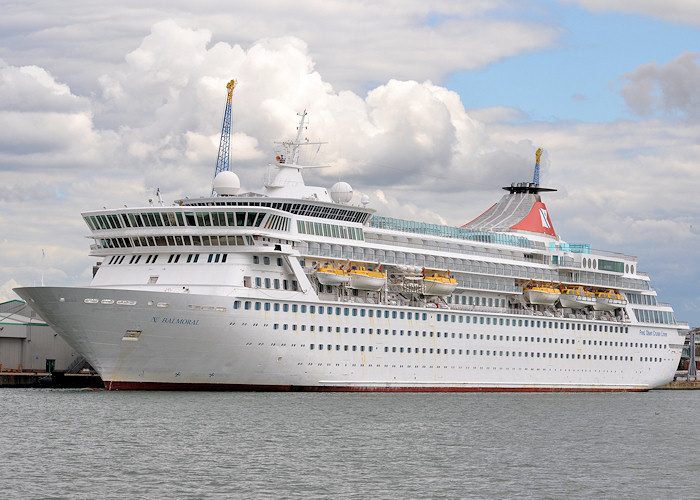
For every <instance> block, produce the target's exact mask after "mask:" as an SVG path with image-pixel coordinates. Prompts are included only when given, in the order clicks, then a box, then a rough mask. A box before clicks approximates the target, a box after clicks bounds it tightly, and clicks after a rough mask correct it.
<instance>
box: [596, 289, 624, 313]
mask: <svg viewBox="0 0 700 500" xmlns="http://www.w3.org/2000/svg"><path fill="white" fill-rule="evenodd" d="M626 305H627V300H626V299H625V297H624V296H623V295H622V294H619V293H617V292H616V291H615V290H605V291H602V292H598V293H597V294H596V303H595V304H593V309H595V310H596V311H614V310H615V309H620V308H621V307H625V306H626Z"/></svg>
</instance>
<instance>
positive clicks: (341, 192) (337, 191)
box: [331, 182, 352, 203]
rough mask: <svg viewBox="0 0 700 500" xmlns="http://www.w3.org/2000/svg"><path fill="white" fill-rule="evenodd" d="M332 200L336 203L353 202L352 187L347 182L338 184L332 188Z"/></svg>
mask: <svg viewBox="0 0 700 500" xmlns="http://www.w3.org/2000/svg"><path fill="white" fill-rule="evenodd" d="M331 199H332V200H333V201H334V202H336V203H347V202H349V201H350V200H352V186H350V184H348V183H347V182H336V183H335V184H333V186H331Z"/></svg>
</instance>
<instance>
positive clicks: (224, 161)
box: [211, 80, 238, 196]
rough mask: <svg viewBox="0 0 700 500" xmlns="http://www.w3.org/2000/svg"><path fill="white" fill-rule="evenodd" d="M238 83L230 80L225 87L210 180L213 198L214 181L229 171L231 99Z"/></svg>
mask: <svg viewBox="0 0 700 500" xmlns="http://www.w3.org/2000/svg"><path fill="white" fill-rule="evenodd" d="M237 84H238V82H237V81H236V80H231V81H230V82H228V84H227V85H226V90H227V94H226V110H225V111H224V123H223V125H222V126H221V139H220V140H219V154H218V156H217V157H216V170H214V178H213V179H212V188H211V196H214V179H215V178H216V176H217V175H218V174H219V173H220V172H223V171H225V170H229V155H230V153H231V99H232V97H233V89H234V88H236V85H237Z"/></svg>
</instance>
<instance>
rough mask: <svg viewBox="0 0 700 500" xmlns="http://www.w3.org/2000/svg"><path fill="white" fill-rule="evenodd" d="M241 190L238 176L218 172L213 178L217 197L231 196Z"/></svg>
mask: <svg viewBox="0 0 700 500" xmlns="http://www.w3.org/2000/svg"><path fill="white" fill-rule="evenodd" d="M239 189H241V181H240V180H239V179H238V176H237V175H236V174H234V173H233V172H231V171H229V170H224V171H223V172H219V174H218V175H217V176H216V177H215V178H214V191H216V192H217V194H218V195H219V196H233V195H235V194H237V193H238V190H239Z"/></svg>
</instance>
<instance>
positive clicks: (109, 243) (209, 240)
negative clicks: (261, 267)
mask: <svg viewBox="0 0 700 500" xmlns="http://www.w3.org/2000/svg"><path fill="white" fill-rule="evenodd" d="M95 242H96V243H97V245H98V247H100V248H135V247H167V246H171V247H174V246H196V247H202V246H204V247H218V246H242V245H254V244H255V241H254V240H253V237H252V236H207V235H205V236H200V235H182V236H134V237H130V238H97V239H95Z"/></svg>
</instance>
